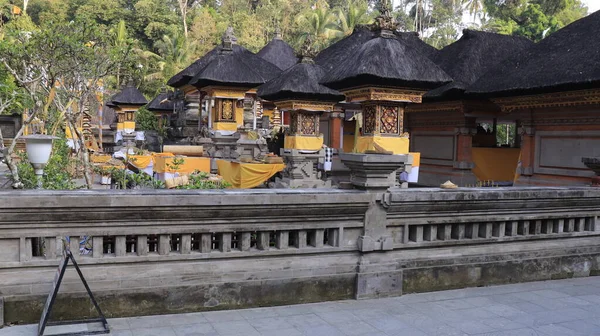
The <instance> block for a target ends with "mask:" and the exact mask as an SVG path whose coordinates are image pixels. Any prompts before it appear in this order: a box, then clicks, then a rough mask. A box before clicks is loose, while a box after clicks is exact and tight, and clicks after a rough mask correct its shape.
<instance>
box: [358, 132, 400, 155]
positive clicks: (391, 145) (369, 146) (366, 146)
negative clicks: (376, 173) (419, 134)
mask: <svg viewBox="0 0 600 336" xmlns="http://www.w3.org/2000/svg"><path fill="white" fill-rule="evenodd" d="M374 144H377V145H378V146H380V147H382V148H384V149H385V150H387V151H390V152H393V153H394V154H408V144H409V140H408V138H404V137H384V136H377V135H375V136H361V137H358V139H357V140H356V148H355V150H356V152H358V153H364V152H366V151H368V150H375V146H374Z"/></svg>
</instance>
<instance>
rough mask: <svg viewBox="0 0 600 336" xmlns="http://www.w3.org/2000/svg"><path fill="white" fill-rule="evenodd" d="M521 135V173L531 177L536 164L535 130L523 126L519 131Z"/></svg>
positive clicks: (531, 127)
mask: <svg viewBox="0 0 600 336" xmlns="http://www.w3.org/2000/svg"><path fill="white" fill-rule="evenodd" d="M519 135H520V136H521V169H520V172H519V173H520V174H521V175H524V176H531V175H533V167H534V163H535V162H534V160H535V158H534V157H535V129H534V128H533V126H527V125H523V126H521V128H520V129H519Z"/></svg>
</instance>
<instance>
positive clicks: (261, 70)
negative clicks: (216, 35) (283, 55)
mask: <svg viewBox="0 0 600 336" xmlns="http://www.w3.org/2000/svg"><path fill="white" fill-rule="evenodd" d="M235 40H236V39H235V36H233V31H232V30H231V29H228V32H227V33H226V34H225V36H224V38H223V45H222V48H221V50H220V51H219V52H218V54H217V55H215V56H214V57H213V58H212V59H211V60H210V61H209V62H207V64H206V65H205V66H204V68H202V69H200V70H199V71H198V72H197V73H196V75H195V76H194V77H193V78H192V79H191V80H190V81H189V84H190V85H193V86H196V87H206V86H211V85H215V86H230V87H256V86H258V85H260V84H263V83H266V82H267V81H268V80H270V79H271V78H273V77H275V76H277V75H278V74H280V73H281V70H280V69H279V68H278V67H276V66H275V65H273V64H271V63H269V62H268V61H265V60H264V59H262V58H260V57H258V56H257V55H254V54H250V55H249V54H246V53H241V52H234V51H233V46H234V45H235Z"/></svg>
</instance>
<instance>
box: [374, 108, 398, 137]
mask: <svg viewBox="0 0 600 336" xmlns="http://www.w3.org/2000/svg"><path fill="white" fill-rule="evenodd" d="M380 109H381V112H380V117H379V132H380V133H382V134H398V122H399V119H400V118H399V116H398V107H397V106H381V107H380Z"/></svg>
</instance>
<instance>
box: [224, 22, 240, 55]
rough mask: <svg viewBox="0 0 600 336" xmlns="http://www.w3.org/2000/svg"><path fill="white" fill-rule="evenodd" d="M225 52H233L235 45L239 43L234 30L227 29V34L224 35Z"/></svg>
mask: <svg viewBox="0 0 600 336" xmlns="http://www.w3.org/2000/svg"><path fill="white" fill-rule="evenodd" d="M222 43H223V51H224V52H232V51H233V45H234V44H236V43H237V38H236V37H235V35H233V28H232V27H227V29H226V30H225V34H223V39H222Z"/></svg>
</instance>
